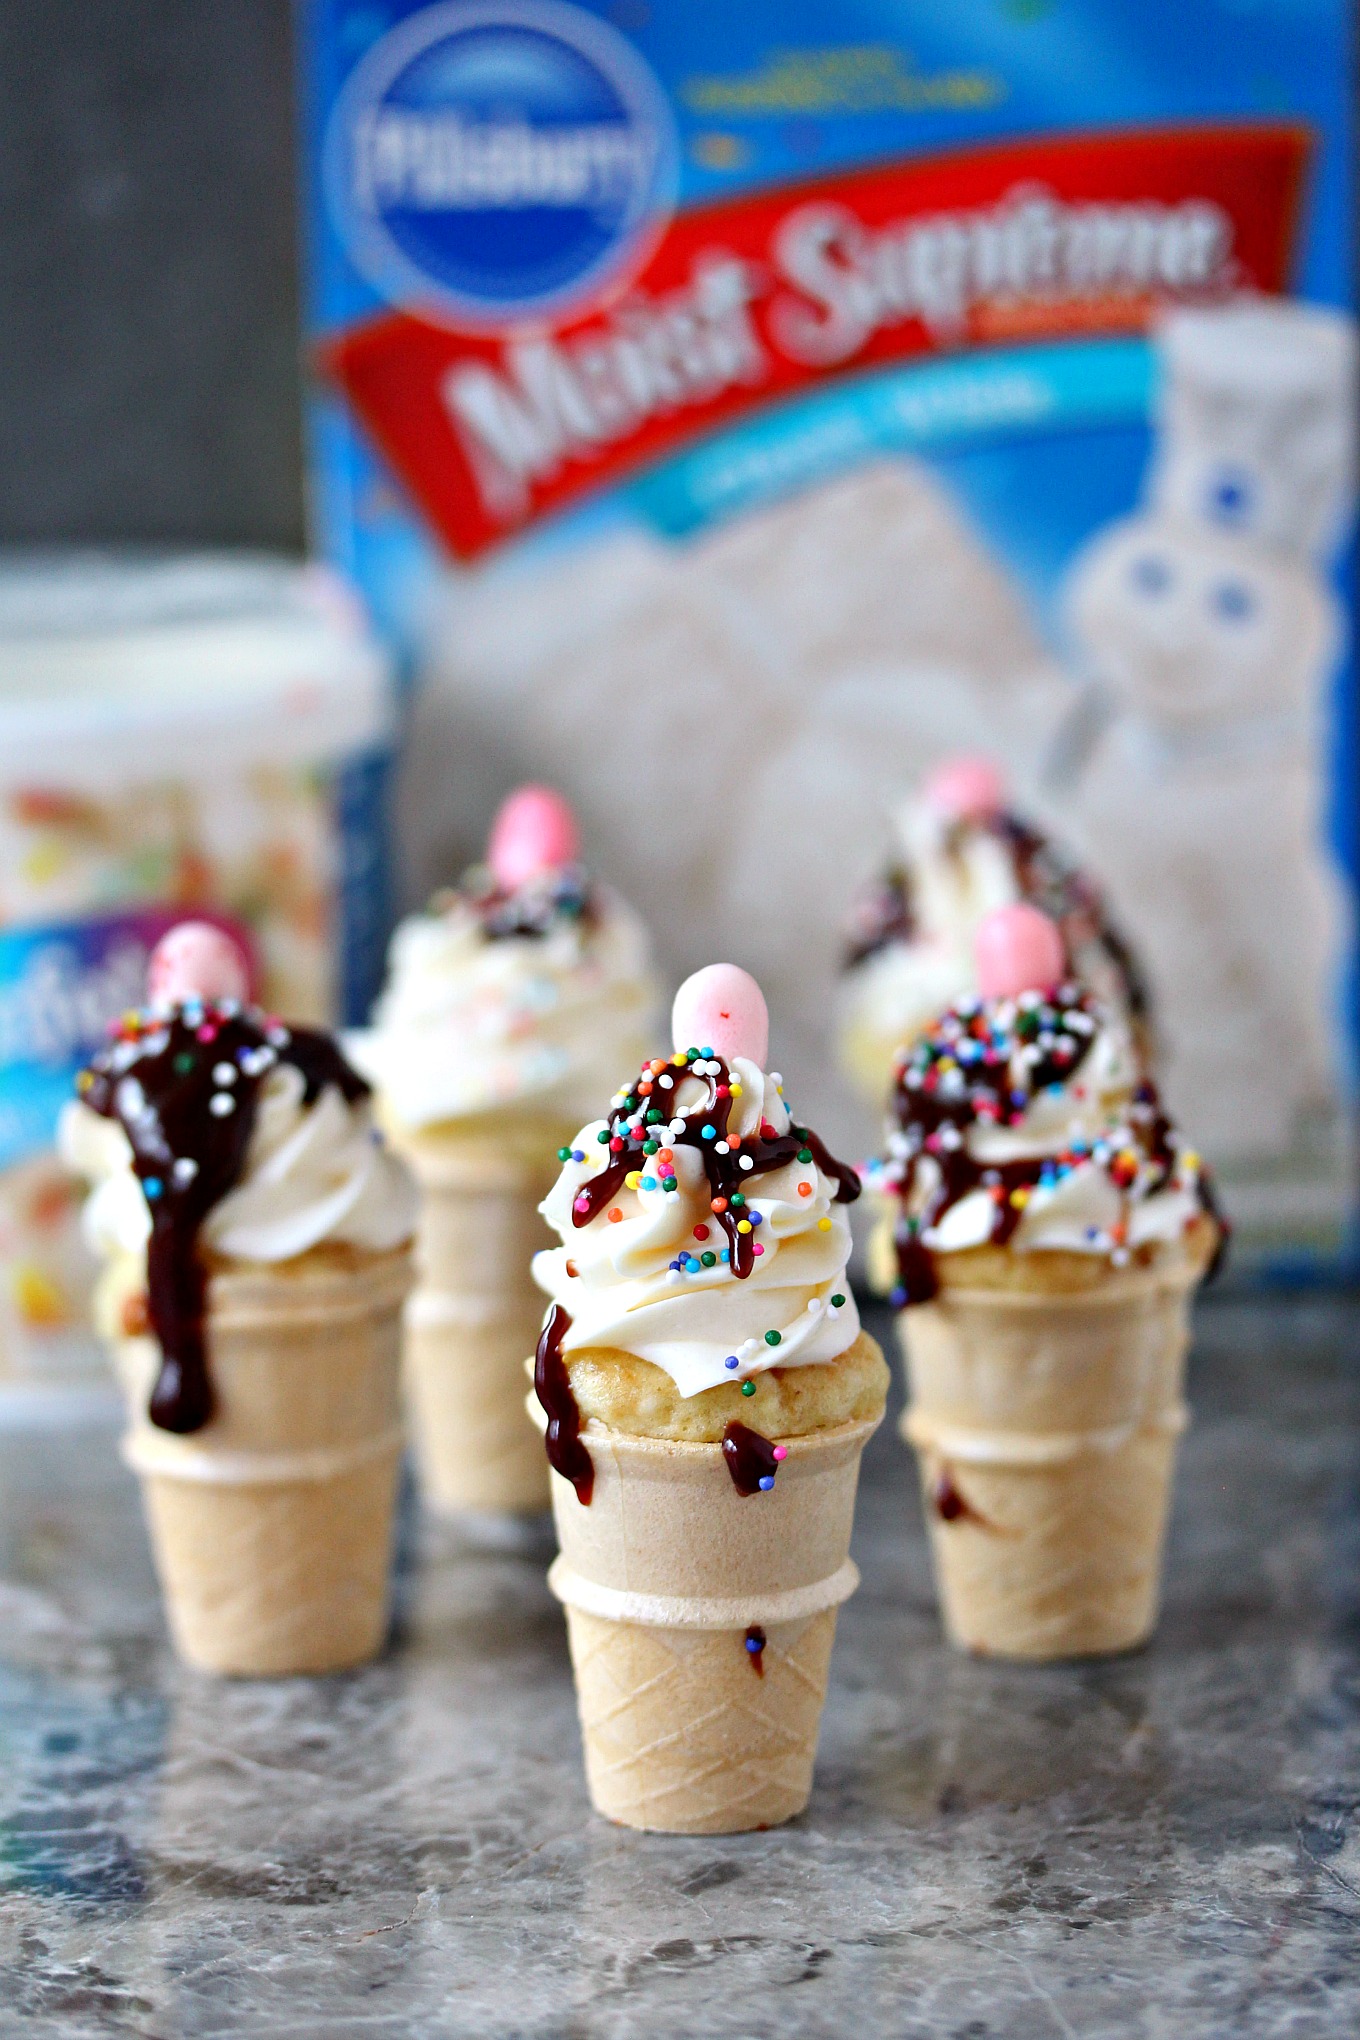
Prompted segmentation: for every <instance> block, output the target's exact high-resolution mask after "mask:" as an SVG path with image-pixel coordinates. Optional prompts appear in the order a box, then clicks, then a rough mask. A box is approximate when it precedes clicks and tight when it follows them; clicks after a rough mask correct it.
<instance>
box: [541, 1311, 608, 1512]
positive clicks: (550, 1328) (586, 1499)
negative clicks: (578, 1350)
mask: <svg viewBox="0 0 1360 2040" xmlns="http://www.w3.org/2000/svg"><path fill="white" fill-rule="evenodd" d="M570 1330H571V1319H570V1317H569V1316H568V1314H567V1312H566V1311H565V1310H563V1308H562V1306H561V1304H560V1303H555V1304H554V1305H553V1307H552V1309H551V1310H550V1311H549V1312H548V1317H547V1322H546V1323H545V1324H544V1327H543V1330H542V1331H541V1332H540V1333H539V1338H538V1350H537V1352H536V1353H535V1354H534V1393H535V1395H536V1396H537V1397H538V1399H539V1401H540V1403H542V1405H543V1408H544V1410H545V1411H546V1412H547V1417H548V1432H547V1447H548V1464H549V1466H551V1467H552V1469H553V1471H554V1472H555V1473H560V1474H561V1476H562V1478H563V1480H569V1481H570V1482H571V1484H572V1486H573V1487H574V1488H575V1490H576V1499H577V1500H578V1501H579V1502H580V1504H581V1506H582V1508H583V1509H588V1508H589V1507H590V1498H591V1496H592V1495H593V1494H594V1492H595V1462H594V1461H593V1460H592V1458H591V1456H590V1454H589V1452H588V1451H587V1450H586V1448H585V1446H584V1445H583V1444H582V1442H581V1412H580V1410H579V1409H578V1408H577V1404H576V1397H575V1396H574V1395H573V1394H572V1392H571V1376H570V1375H569V1374H568V1372H567V1363H566V1361H565V1360H564V1359H563V1357H562V1341H563V1339H565V1338H566V1336H567V1333H568V1332H569V1331H570Z"/></svg>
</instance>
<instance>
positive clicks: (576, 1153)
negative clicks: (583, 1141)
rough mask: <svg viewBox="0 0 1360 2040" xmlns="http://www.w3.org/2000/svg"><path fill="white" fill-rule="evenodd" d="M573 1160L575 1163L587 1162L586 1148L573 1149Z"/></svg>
mask: <svg viewBox="0 0 1360 2040" xmlns="http://www.w3.org/2000/svg"><path fill="white" fill-rule="evenodd" d="M571 1158H572V1160H573V1161H574V1162H583V1161H584V1160H585V1158H586V1151H585V1149H584V1148H573V1149H572V1151H571Z"/></svg>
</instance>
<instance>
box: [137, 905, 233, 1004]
mask: <svg viewBox="0 0 1360 2040" xmlns="http://www.w3.org/2000/svg"><path fill="white" fill-rule="evenodd" d="M146 992H147V997H148V999H149V1000H150V1001H151V1004H152V1005H153V1006H174V1005H178V1004H180V1003H181V1002H182V1001H183V1000H185V999H193V998H198V999H245V998H248V997H249V995H250V973H249V971H248V970H247V968H246V960H245V958H244V957H243V956H242V954H241V952H240V950H239V948H238V947H237V945H236V944H235V943H234V942H233V941H232V939H231V937H230V935H228V934H226V933H224V931H223V930H222V929H221V928H215V927H214V926H213V924H212V922H211V921H179V922H177V923H176V925H175V926H174V927H173V928H168V929H167V930H166V932H165V934H164V935H162V937H161V939H160V941H159V942H158V943H157V944H156V947H155V948H154V949H153V950H152V952H151V957H150V960H149V962H148V964H147V967H146Z"/></svg>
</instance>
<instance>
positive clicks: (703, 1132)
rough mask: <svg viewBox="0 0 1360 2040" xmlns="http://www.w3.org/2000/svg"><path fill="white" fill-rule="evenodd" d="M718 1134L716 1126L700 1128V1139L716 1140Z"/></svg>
mask: <svg viewBox="0 0 1360 2040" xmlns="http://www.w3.org/2000/svg"><path fill="white" fill-rule="evenodd" d="M717 1133H718V1129H717V1127H716V1126H701V1127H700V1128H699V1134H700V1138H701V1139H703V1140H715V1139H716V1138H717Z"/></svg>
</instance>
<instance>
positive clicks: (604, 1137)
mask: <svg viewBox="0 0 1360 2040" xmlns="http://www.w3.org/2000/svg"><path fill="white" fill-rule="evenodd" d="M595 1138H596V1140H597V1141H599V1143H600V1145H601V1147H608V1146H609V1128H608V1127H607V1126H606V1128H605V1130H604V1132H603V1133H597V1134H596V1136H595Z"/></svg>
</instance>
